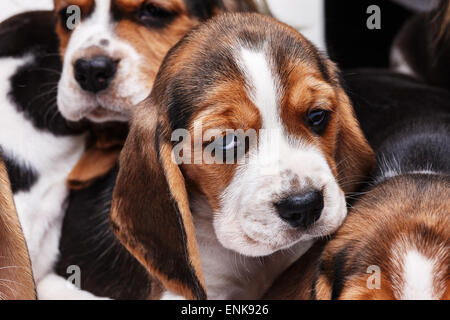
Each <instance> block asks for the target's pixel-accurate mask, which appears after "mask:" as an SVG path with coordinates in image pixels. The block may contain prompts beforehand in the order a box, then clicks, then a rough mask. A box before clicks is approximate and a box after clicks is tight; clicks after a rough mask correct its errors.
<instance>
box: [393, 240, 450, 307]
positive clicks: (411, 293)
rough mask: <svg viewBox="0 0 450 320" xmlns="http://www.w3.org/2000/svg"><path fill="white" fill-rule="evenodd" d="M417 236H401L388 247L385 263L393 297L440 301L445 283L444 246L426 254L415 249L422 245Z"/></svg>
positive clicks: (432, 249)
mask: <svg viewBox="0 0 450 320" xmlns="http://www.w3.org/2000/svg"><path fill="white" fill-rule="evenodd" d="M423 240H424V239H422V238H421V237H419V238H418V237H417V236H416V237H412V238H411V237H408V236H406V235H402V237H401V238H400V241H398V242H397V243H395V244H394V245H393V246H392V249H391V250H392V251H391V255H390V258H389V261H390V263H391V266H392V268H393V270H394V272H391V279H390V280H391V281H392V283H393V289H394V295H395V297H396V299H401V300H437V299H441V298H442V296H443V294H444V292H445V290H446V284H447V281H448V277H447V266H446V264H442V261H446V260H445V259H446V255H447V248H446V246H445V243H442V244H439V245H436V246H434V247H433V248H429V249H428V251H429V252H428V253H427V254H424V252H423V251H422V250H420V249H418V248H417V245H416V244H417V243H420V242H423Z"/></svg>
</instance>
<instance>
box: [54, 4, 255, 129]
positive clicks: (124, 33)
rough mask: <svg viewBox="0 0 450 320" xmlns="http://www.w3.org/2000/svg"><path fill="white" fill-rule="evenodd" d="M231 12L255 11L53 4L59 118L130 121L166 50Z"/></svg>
mask: <svg viewBox="0 0 450 320" xmlns="http://www.w3.org/2000/svg"><path fill="white" fill-rule="evenodd" d="M228 9H229V10H236V11H245V10H253V9H254V7H253V6H252V3H251V1H250V0H249V1H236V0H229V1H225V3H224V2H222V1H220V0H207V1H204V0H55V12H56V14H57V15H58V17H59V23H58V25H57V34H58V36H59V39H60V53H61V55H62V56H63V60H64V64H63V72H62V77H61V80H60V82H59V88H58V105H59V108H60V111H61V113H62V114H63V116H65V117H66V118H67V119H69V120H72V121H78V120H80V119H82V118H87V119H88V120H91V121H94V122H106V121H127V120H128V113H129V111H130V107H131V106H134V105H135V104H137V103H139V102H140V101H142V100H143V99H144V98H146V97H147V95H148V94H149V92H150V90H151V88H152V85H153V81H154V78H155V76H156V73H157V70H158V68H159V66H160V64H161V62H162V60H163V58H164V56H165V55H166V53H167V51H168V50H169V49H170V48H171V47H172V46H173V45H174V44H175V43H176V42H177V41H178V40H179V39H181V37H182V36H183V35H184V34H186V32H187V31H188V30H190V29H192V28H193V27H194V26H196V25H197V24H198V23H200V22H201V21H203V20H206V19H208V18H210V17H212V16H213V15H215V14H217V13H219V12H221V11H224V10H228ZM77 15H78V16H79V17H78V16H77Z"/></svg>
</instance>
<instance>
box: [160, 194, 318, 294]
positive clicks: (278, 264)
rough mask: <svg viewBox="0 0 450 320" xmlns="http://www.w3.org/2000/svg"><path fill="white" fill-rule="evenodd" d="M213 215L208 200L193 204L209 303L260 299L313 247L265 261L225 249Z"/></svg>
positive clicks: (300, 245) (301, 247)
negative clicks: (215, 227) (214, 224)
mask: <svg viewBox="0 0 450 320" xmlns="http://www.w3.org/2000/svg"><path fill="white" fill-rule="evenodd" d="M211 212H212V209H211V208H210V207H209V206H208V205H207V202H206V200H203V199H196V200H194V201H193V215H194V224H195V231H196V237H197V242H198V246H199V252H200V260H201V262H202V267H203V273H204V275H205V282H206V290H207V294H208V299H210V300H255V299H260V298H261V297H262V296H263V295H264V293H266V291H267V289H269V287H270V286H271V285H272V284H273V282H274V281H275V279H276V278H277V277H278V276H279V275H280V274H281V273H282V272H283V271H285V270H286V269H287V268H288V267H289V266H291V265H292V263H294V262H295V261H296V260H297V259H298V258H299V257H301V256H302V255H303V254H304V253H305V252H306V251H307V250H308V249H309V248H310V247H311V246H312V244H313V241H304V242H301V243H298V244H297V245H294V246H293V247H291V248H289V249H288V250H283V251H278V252H276V253H273V254H271V255H269V256H266V257H249V256H248V255H243V254H240V253H239V252H237V251H235V250H229V249H226V248H224V246H223V245H222V243H221V242H220V241H219V240H218V239H217V236H216V233H215V232H214V229H213V221H212V220H213V214H212V213H211ZM169 297H170V296H169ZM165 299H168V297H167V296H165ZM170 299H173V297H170Z"/></svg>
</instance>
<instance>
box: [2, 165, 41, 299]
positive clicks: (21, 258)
mask: <svg viewBox="0 0 450 320" xmlns="http://www.w3.org/2000/svg"><path fill="white" fill-rule="evenodd" d="M35 299H36V289H35V287H34V280H33V274H32V271H31V263H30V257H29V255H28V249H27V245H26V243H25V238H24V236H23V233H22V228H21V226H20V222H19V219H18V217H17V212H16V206H15V204H14V199H13V194H12V190H11V185H10V182H9V178H8V173H7V172H6V167H5V164H4V162H3V160H2V158H1V157H0V300H35Z"/></svg>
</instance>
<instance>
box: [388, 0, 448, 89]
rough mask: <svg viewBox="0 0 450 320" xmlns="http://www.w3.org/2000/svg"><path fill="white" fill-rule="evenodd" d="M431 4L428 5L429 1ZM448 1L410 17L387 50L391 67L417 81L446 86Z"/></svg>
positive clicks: (443, 0)
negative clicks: (390, 47) (390, 48)
mask: <svg viewBox="0 0 450 320" xmlns="http://www.w3.org/2000/svg"><path fill="white" fill-rule="evenodd" d="M430 5H431V4H430ZM449 40H450V1H449V0H442V1H440V4H439V5H438V6H437V7H436V8H435V9H433V10H432V11H430V12H427V13H421V14H418V15H416V16H414V17H413V18H411V19H410V20H409V21H408V22H407V23H406V24H405V25H404V27H403V28H402V29H401V31H400V32H399V34H398V35H397V37H396V39H395V41H394V44H393V48H392V50H391V68H392V69H393V70H394V71H397V72H401V73H404V74H407V75H410V76H413V77H415V78H417V79H420V80H421V81H423V82H425V83H428V84H431V85H435V86H439V87H442V88H446V89H450V76H449V74H450V63H449V61H450V46H449V45H448V44H449Z"/></svg>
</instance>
